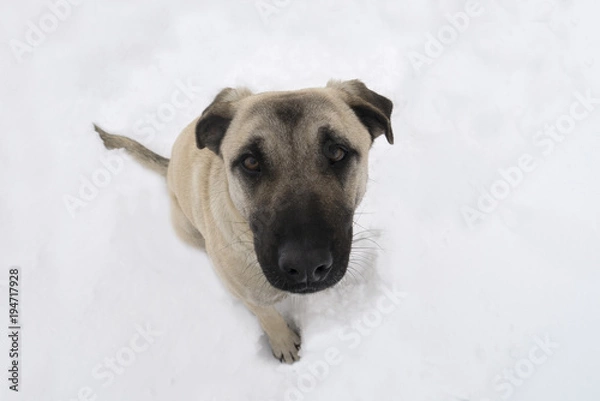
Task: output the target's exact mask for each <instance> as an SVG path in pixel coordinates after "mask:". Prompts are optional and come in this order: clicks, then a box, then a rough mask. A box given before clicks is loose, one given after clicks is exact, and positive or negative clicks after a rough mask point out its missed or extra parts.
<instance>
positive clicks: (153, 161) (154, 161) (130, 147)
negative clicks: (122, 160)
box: [94, 124, 169, 176]
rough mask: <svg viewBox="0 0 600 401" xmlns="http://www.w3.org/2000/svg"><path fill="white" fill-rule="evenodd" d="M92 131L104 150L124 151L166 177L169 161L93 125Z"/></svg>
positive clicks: (137, 143) (134, 142) (139, 144)
mask: <svg viewBox="0 0 600 401" xmlns="http://www.w3.org/2000/svg"><path fill="white" fill-rule="evenodd" d="M94 129H95V130H96V132H97V133H98V135H100V138H101V139H102V142H104V146H105V147H106V149H121V148H122V149H125V150H126V151H127V152H128V153H129V154H130V155H132V156H133V157H134V158H135V159H136V160H137V161H138V162H140V163H141V164H143V165H144V166H146V167H149V168H151V169H152V170H155V171H157V172H159V173H160V174H162V175H163V176H166V175H167V168H168V167H169V159H167V158H166V157H162V156H160V155H157V154H156V153H154V152H153V151H151V150H150V149H148V148H146V147H145V146H144V145H142V144H141V143H139V142H137V141H134V140H133V139H129V138H127V137H124V136H121V135H113V134H109V133H108V132H106V131H104V130H103V129H102V128H100V127H98V126H97V125H96V124H94Z"/></svg>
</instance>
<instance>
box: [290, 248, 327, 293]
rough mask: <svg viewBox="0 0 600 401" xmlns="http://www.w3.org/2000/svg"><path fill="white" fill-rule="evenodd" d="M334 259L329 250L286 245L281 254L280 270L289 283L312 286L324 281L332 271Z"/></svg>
mask: <svg viewBox="0 0 600 401" xmlns="http://www.w3.org/2000/svg"><path fill="white" fill-rule="evenodd" d="M332 263H333V257H332V256H331V252H330V251H329V249H327V248H311V249H306V248H305V247H300V246H295V245H293V244H285V245H284V246H283V247H282V248H281V250H280V252H279V269H280V270H281V271H282V273H283V274H284V275H285V277H286V278H287V280H288V281H290V282H292V283H295V284H301V283H306V284H311V283H318V282H319V281H323V280H324V279H325V277H327V275H328V274H329V272H330V271H331V265H332Z"/></svg>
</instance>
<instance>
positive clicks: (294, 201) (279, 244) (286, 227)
mask: <svg viewBox="0 0 600 401" xmlns="http://www.w3.org/2000/svg"><path fill="white" fill-rule="evenodd" d="M391 112H392V102H391V101H390V100H389V99H387V98H385V97H383V96H381V95H379V94H377V93H375V92H373V91H371V90H370V89H368V88H367V87H366V86H365V85H364V84H363V83H362V82H360V81H358V80H353V81H345V82H329V83H328V84H327V86H326V87H325V88H315V89H304V90H298V91H289V92H267V93H261V94H256V95H253V94H252V93H250V91H248V90H246V89H231V88H228V89H224V90H223V91H221V93H219V95H218V96H217V97H216V99H215V100H214V102H213V103H212V104H211V105H210V106H209V107H208V108H207V109H206V110H205V111H204V113H203V114H202V116H201V117H200V119H199V120H198V123H197V125H196V142H197V145H198V148H200V149H203V148H208V149H210V150H211V151H213V152H214V153H216V154H217V155H219V156H220V157H221V158H222V160H223V162H224V168H225V170H226V176H227V180H228V188H229V193H230V196H231V199H232V201H233V203H234V204H235V206H236V208H237V209H238V210H239V212H240V214H241V215H242V216H243V217H244V218H245V219H247V221H248V223H249V226H250V229H251V230H252V234H253V238H254V249H255V252H256V255H257V259H258V262H259V264H260V268H261V269H262V271H263V273H264V275H265V276H266V278H267V280H268V281H269V283H271V285H273V286H274V287H276V288H279V289H281V290H283V291H288V292H293V293H310V292H316V291H320V290H323V289H326V288H328V287H331V286H333V285H334V284H336V283H337V282H338V281H340V280H341V278H342V277H343V276H344V274H345V272H346V269H347V266H348V259H349V255H350V250H351V246H352V225H353V216H354V211H355V209H356V207H357V206H358V204H359V203H360V201H361V199H362V197H363V194H364V192H365V188H366V183H367V165H368V152H369V149H370V147H371V145H372V142H373V140H375V138H377V137H378V136H380V135H384V136H385V137H386V138H387V140H388V142H389V143H393V136H392V129H391V126H390V115H391Z"/></svg>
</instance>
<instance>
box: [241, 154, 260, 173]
mask: <svg viewBox="0 0 600 401" xmlns="http://www.w3.org/2000/svg"><path fill="white" fill-rule="evenodd" d="M242 166H243V167H244V169H245V170H246V171H249V172H251V173H258V172H260V163H259V162H258V160H256V158H255V157H254V156H250V155H248V156H246V157H244V159H243V160H242Z"/></svg>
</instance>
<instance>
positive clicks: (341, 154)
mask: <svg viewBox="0 0 600 401" xmlns="http://www.w3.org/2000/svg"><path fill="white" fill-rule="evenodd" d="M347 154H348V151H347V150H346V149H345V148H344V147H343V146H341V145H336V144H329V145H325V156H327V158H328V159H329V161H330V162H331V163H337V162H339V161H342V160H344V158H345V157H346V155H347Z"/></svg>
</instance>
